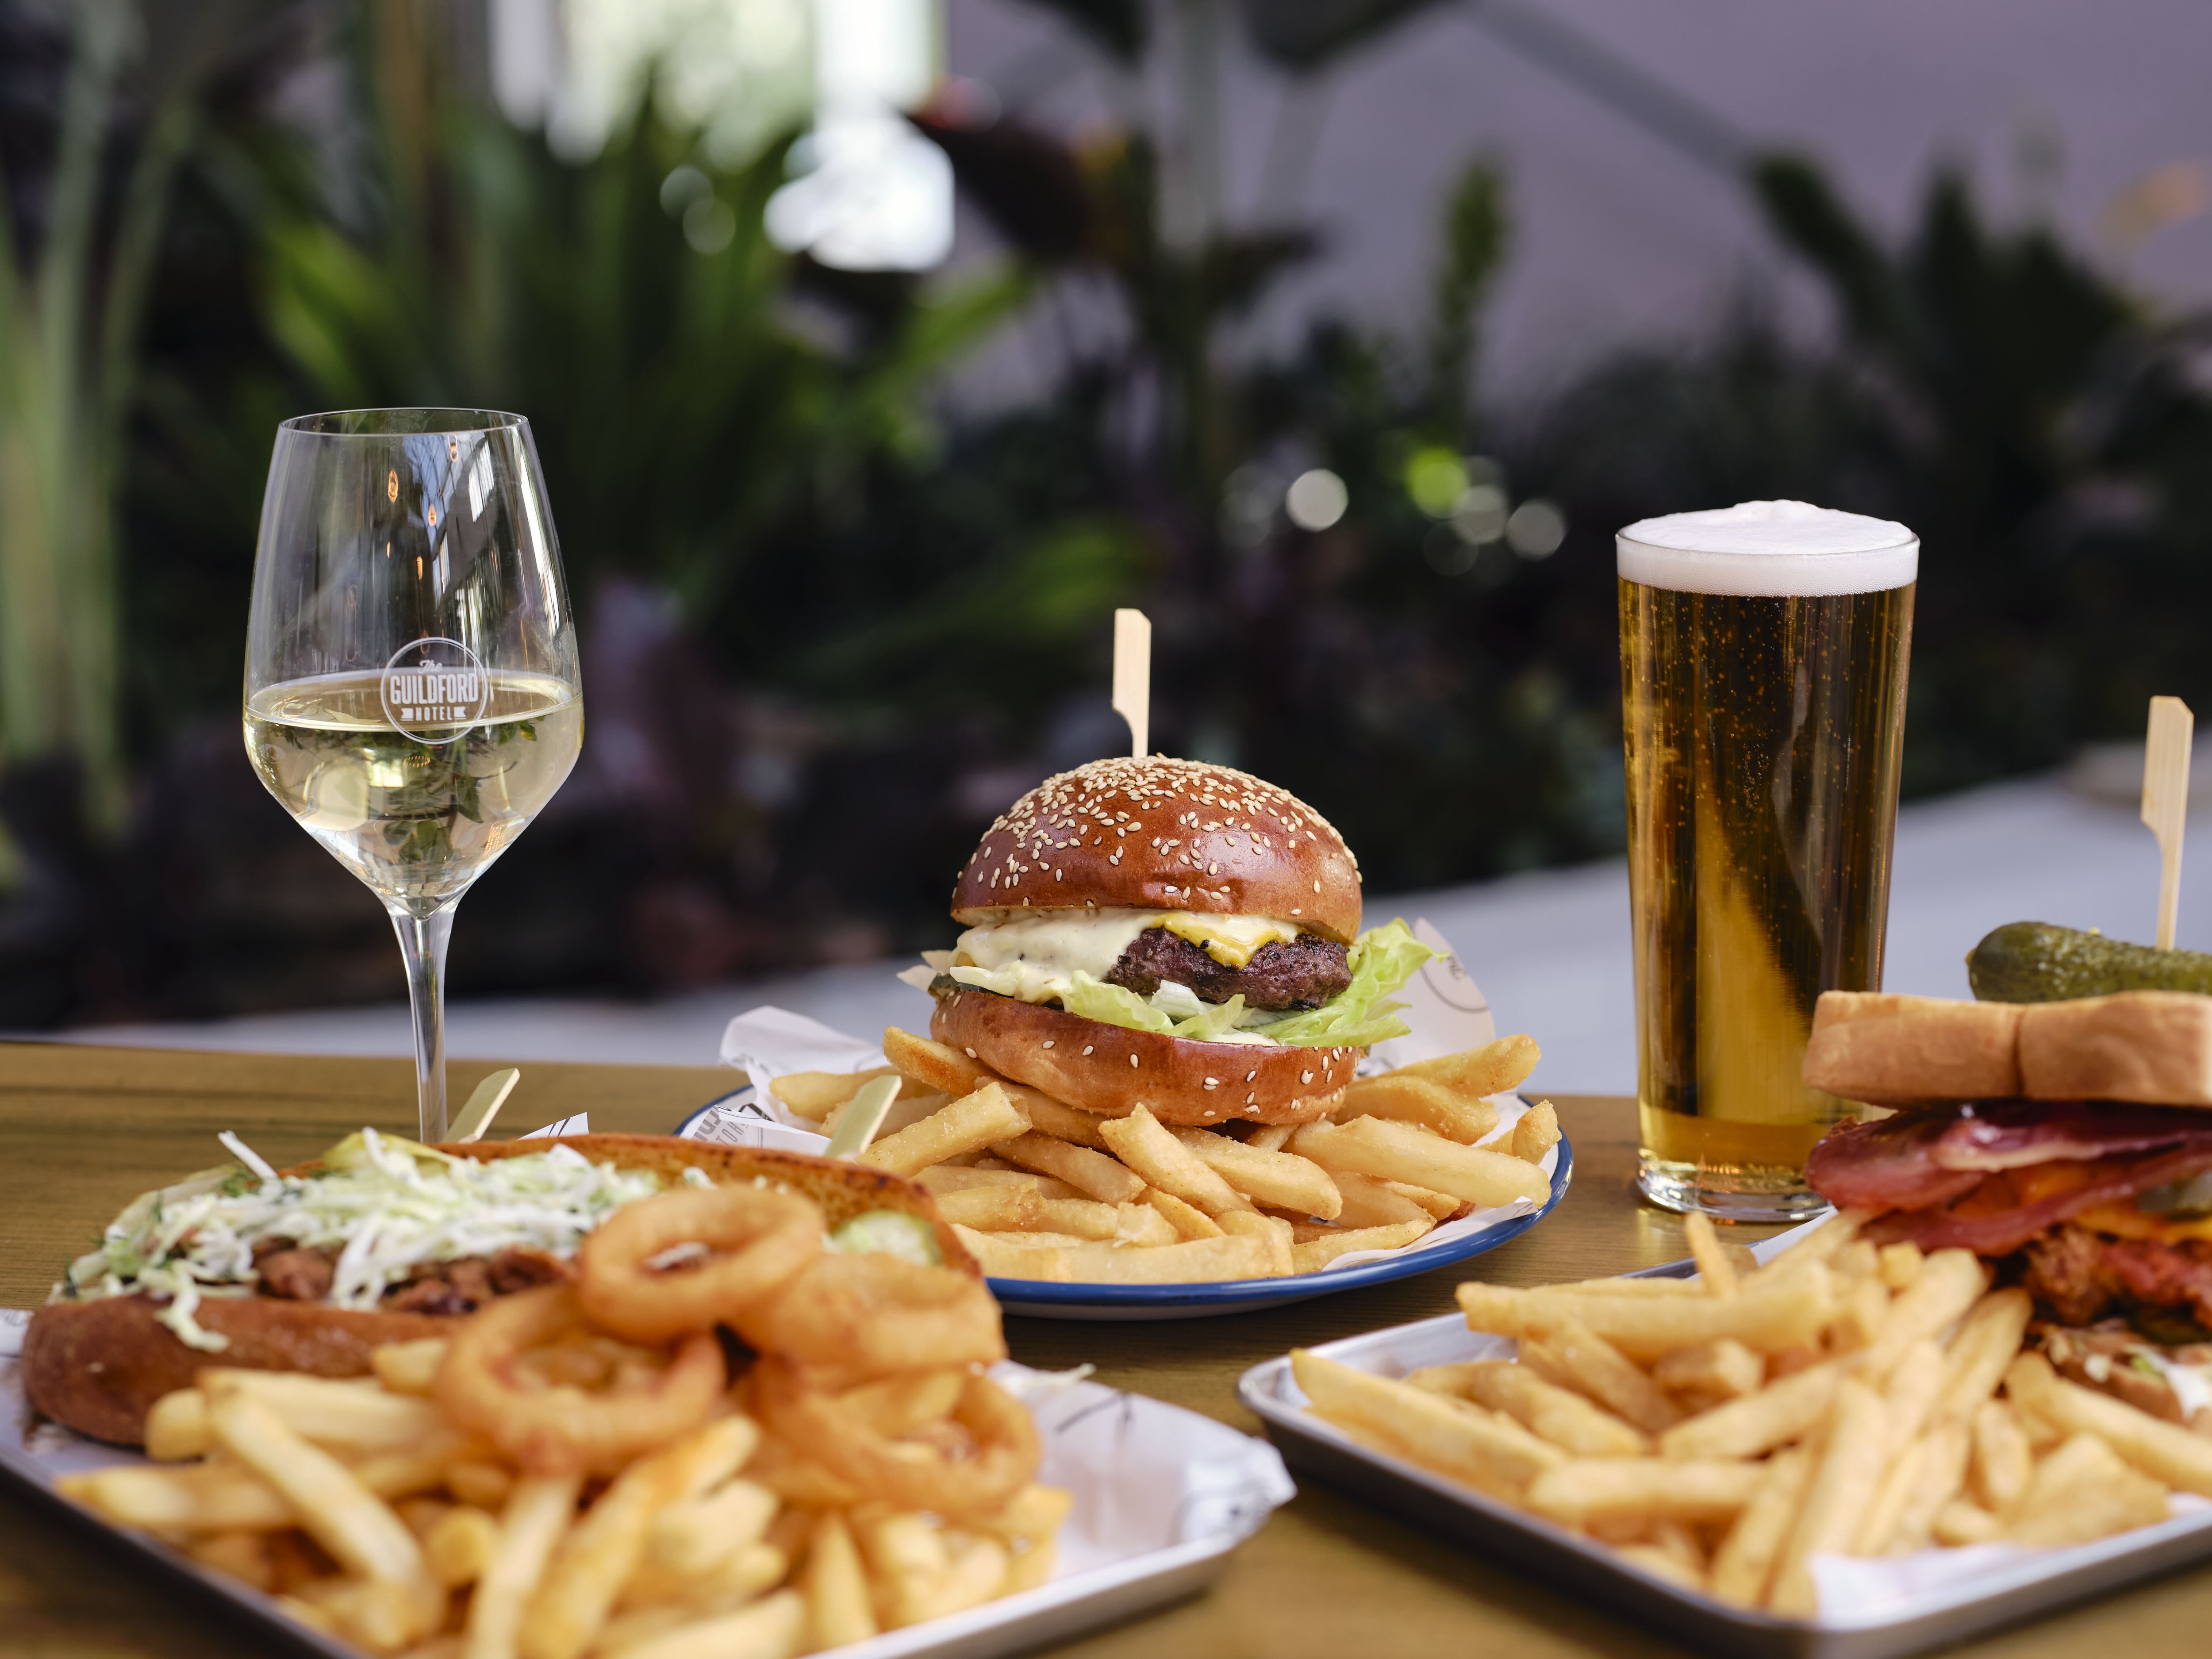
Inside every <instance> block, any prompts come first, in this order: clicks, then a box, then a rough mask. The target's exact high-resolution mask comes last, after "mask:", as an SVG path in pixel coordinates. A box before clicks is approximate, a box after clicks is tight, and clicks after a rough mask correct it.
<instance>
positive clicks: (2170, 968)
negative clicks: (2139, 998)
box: [1966, 921, 2212, 1002]
mask: <svg viewBox="0 0 2212 1659" xmlns="http://www.w3.org/2000/svg"><path fill="white" fill-rule="evenodd" d="M1966 980H1967V982H1968V983H1969V984H1971V985H1972V987H1974V995H1975V997H1976V998H1977V999H1978V1000H1980V1001H1983V1002H2065V1001H2069V1000H2071V999H2073V998H2075V997H2102V996H2110V995H2111V994H2112V993H2113V992H2115V991H2197V992H2200V993H2203V994H2212V956H2207V955H2205V954H2203V952H2202V951H2160V950H2159V949H2157V948H2156V947H2154V946H2153V945H2130V944H2128V943H2126V942H2125V941H2124V940H2122V939H2106V937H2105V936H2104V935H2103V934H2102V933H2083V932H2082V931H2081V929H2080V928H2078V927H2054V926H2053V925H2052V924H2051V923H2050V922H2047V921H2011V922H2007V923H2006V924H2005V925H2004V926H2003V927H2000V928H1998V929H1996V931H1995V932H1994V933H1990V936H1989V937H1988V938H1987V939H1984V940H1983V941H1982V942H1981V943H1980V944H1979V945H1976V946H1975V947H1974V948H1973V949H1972V951H1968V952H1967V953H1966Z"/></svg>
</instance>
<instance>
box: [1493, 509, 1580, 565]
mask: <svg viewBox="0 0 2212 1659" xmlns="http://www.w3.org/2000/svg"><path fill="white" fill-rule="evenodd" d="M1566 538H1567V515H1566V514H1565V513H1562V512H1560V511H1559V508H1558V507H1554V506H1553V504H1552V503H1551V502H1549V501H1545V500H1543V499H1541V497H1538V498H1534V499H1531V500H1529V501H1523V502H1522V503H1521V505H1520V506H1518V507H1515V508H1514V509H1513V516H1512V517H1511V518H1510V519H1508V520H1506V521H1505V544H1506V545H1507V546H1508V547H1510V548H1511V549H1512V550H1514V551H1515V552H1516V553H1518V554H1519V555H1520V556H1522V558H1524V559H1548V558H1550V557H1551V556H1552V555H1553V554H1554V553H1556V552H1558V551H1559V544H1560V543H1561V542H1563V541H1565V540H1566Z"/></svg>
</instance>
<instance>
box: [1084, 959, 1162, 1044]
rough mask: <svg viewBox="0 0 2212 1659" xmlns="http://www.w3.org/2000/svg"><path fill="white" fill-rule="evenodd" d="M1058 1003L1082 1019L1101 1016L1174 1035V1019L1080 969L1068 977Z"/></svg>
mask: <svg viewBox="0 0 2212 1659" xmlns="http://www.w3.org/2000/svg"><path fill="white" fill-rule="evenodd" d="M1060 1003H1061V1005H1062V1006H1064V1007H1066V1010H1067V1012H1069V1013H1071V1014H1079V1015H1081V1016H1082V1017H1083V1018H1085V1019H1096V1020H1103V1021H1104V1022H1105V1023H1106V1024H1109V1025H1119V1026H1121V1027H1122V1028H1123V1029H1124V1030H1131V1031H1158V1033H1159V1034H1160V1035H1161V1036H1174V1035H1175V1022H1174V1021H1173V1020H1171V1019H1170V1018H1168V1017H1167V1016H1166V1015H1165V1014H1164V1013H1162V1012H1160V1011H1159V1010H1158V1009H1157V1008H1155V1007H1153V1006H1152V1004H1151V1003H1149V1002H1147V1001H1146V1000H1144V998H1142V997H1140V996H1139V995H1138V994H1136V993H1135V992H1134V991H1131V990H1127V989H1125V988H1124V987H1121V986H1119V985H1109V984H1107V983H1106V982H1105V981H1103V980H1096V979H1093V978H1091V975H1088V974H1086V973H1084V972H1083V971H1081V970H1080V969H1078V970H1077V971H1076V973H1075V975H1073V978H1072V980H1071V981H1070V982H1069V984H1068V987H1067V994H1066V996H1064V997H1062V998H1061V999H1060Z"/></svg>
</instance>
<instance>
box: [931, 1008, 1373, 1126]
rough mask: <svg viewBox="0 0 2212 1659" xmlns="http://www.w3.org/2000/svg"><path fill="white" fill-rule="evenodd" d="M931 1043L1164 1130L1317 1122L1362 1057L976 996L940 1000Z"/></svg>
mask: <svg viewBox="0 0 2212 1659" xmlns="http://www.w3.org/2000/svg"><path fill="white" fill-rule="evenodd" d="M929 1033H930V1035H931V1036H933V1037H935V1038H936V1039H937V1040H938V1041H939V1042H942V1043H945V1044H947V1045H949V1046H950V1047H951V1048H958V1049H960V1050H962V1051H963V1053H965V1054H967V1055H968V1056H969V1059H971V1060H981V1062H982V1063H983V1064H984V1065H986V1066H989V1067H990V1068H991V1069H992V1070H993V1071H994V1072H997V1073H999V1074H1000V1076H1002V1077H1010V1078H1012V1079H1014V1081H1016V1082H1017V1083H1026V1084H1028V1085H1030V1087H1031V1088H1032V1089H1037V1090H1041V1091H1042V1092H1044V1093H1046V1094H1048V1095H1050V1096H1051V1097H1053V1098H1054V1099H1055V1100H1060V1101H1065V1102H1066V1103H1067V1104H1069V1105H1071V1106H1080V1107H1081V1108H1083V1109H1084V1110H1085V1111H1089V1112H1097V1113H1099V1114H1100V1115H1103V1116H1107V1117H1120V1116H1122V1115H1125V1114H1127V1112H1129V1111H1130V1110H1131V1109H1133V1108H1134V1107H1137V1106H1139V1105H1141V1106H1145V1107H1147V1108H1149V1109H1151V1111H1152V1115H1153V1116H1154V1117H1156V1118H1158V1119H1159V1121H1161V1122H1163V1123H1172V1124H1182V1125H1188V1126H1190V1127H1198V1126H1201V1125H1205V1124H1209V1123H1223V1122H1226V1121H1229V1120H1230V1119H1232V1118H1249V1119H1251V1120H1253V1121H1256V1122H1260V1123H1304V1122H1307V1121H1310V1120H1312V1119H1314V1118H1317V1117H1320V1116H1322V1115H1323V1114H1324V1113H1326V1112H1328V1111H1329V1110H1330V1109H1333V1108H1334V1107H1335V1106H1336V1105H1337V1103H1339V1101H1340V1097H1342V1095H1343V1093H1344V1086H1345V1085H1346V1084H1347V1083H1349V1082H1351V1081H1352V1067H1353V1066H1357V1065H1358V1063H1359V1055H1360V1052H1361V1051H1360V1050H1358V1049H1357V1048H1262V1047H1260V1046H1259V1045H1257V1044H1255V1043H1244V1042H1192V1041H1190V1040H1189V1039H1188V1038H1187V1037H1173V1036H1162V1035H1160V1034H1159V1033H1158V1032H1157V1031H1132V1030H1127V1029H1126V1028H1125V1027H1122V1026H1120V1025H1108V1024H1104V1023H1103V1021H1100V1020H1095V1019H1085V1018H1083V1017H1082V1016H1081V1015H1079V1014H1071V1013H1069V1012H1067V1011H1066V1009H1065V1008H1060V1007H1056V1006H1053V1005H1052V1004H1050V1003H1041V1002H1020V1001H1017V1000H1015V999H1014V998H1012V997H1002V996H999V995H997V994H994V993H993V992H989V991H979V990H976V989H975V988H973V987H963V988H962V989H960V990H956V991H947V992H945V994H943V995H941V996H939V998H938V999H937V1006H936V1009H935V1010H934V1012H932V1013H931V1015H930V1018H929ZM1132 1062H1134V1063H1133V1064H1132Z"/></svg>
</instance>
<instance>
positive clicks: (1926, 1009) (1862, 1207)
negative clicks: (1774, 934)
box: [1805, 698, 2212, 1429]
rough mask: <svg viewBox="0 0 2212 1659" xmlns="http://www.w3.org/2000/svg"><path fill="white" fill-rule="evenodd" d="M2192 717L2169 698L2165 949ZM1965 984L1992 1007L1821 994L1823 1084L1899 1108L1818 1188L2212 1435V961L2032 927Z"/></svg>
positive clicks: (1824, 1172) (1999, 943) (2050, 1351)
mask: <svg viewBox="0 0 2212 1659" xmlns="http://www.w3.org/2000/svg"><path fill="white" fill-rule="evenodd" d="M2162 705H2170V707H2162ZM2188 721H2189V715H2188V711H2187V709H2186V708H2183V707H2182V706H2181V705H2180V704H2179V702H2176V701H2175V700H2174V699H2172V698H2157V699H2154V702H2153V708H2152V718H2151V742H2150V744H2149V747H2148V766H2147V769H2146V776H2145V782H2144V791H2143V817H2144V821H2145V823H2148V824H2149V825H2150V826H2151V828H2152V829H2153V830H2154V832H2155V833H2157V835H2158V836H2159V840H2160V851H2161V854H2162V860H2161V861H2162V863H2163V865H2164V878H2163V880H2162V882H2161V884H2160V886H2161V890H2160V925H2159V930H2158V933H2159V938H2160V943H2161V945H2170V944H2171V942H2172V938H2173V913H2174V908H2175V903H2176V899H2177V896H2178V890H2179V854H2180V828H2181V825H2180V816H2181V804H2182V803H2183V802H2184V801H2185V799H2186V796H2187V793H2188V763H2189V744H2188ZM2177 732H2178V736H2177V735H2176V734H2177ZM1967 968H1968V974H1969V977H1970V979H1971V981H1972V985H1973V988H1974V992H1975V996H1976V999H1977V1000H1974V1001H1970V1002H1969V1001H1949V1000H1942V999H1939V998H1934V997H1912V996H1890V995H1884V994H1878V993H1864V994H1846V993H1841V992H1829V993H1828V994H1826V995H1824V996H1823V997H1822V998H1821V999H1820V1005H1819V1007H1818V1008H1817V1010H1816V1011H1815V1013H1814V1027H1813V1036H1812V1040H1811V1042H1810V1043H1809V1045H1808V1048H1807V1051H1806V1058H1805V1080H1806V1082H1807V1083H1808V1084H1809V1085H1812V1086H1813V1087H1814V1088H1818V1089H1824V1090H1826V1091H1828V1092H1829V1093H1831V1094H1834V1095H1837V1096H1839V1097H1843V1098H1844V1099H1847V1100H1856V1101H1863V1102H1865V1103H1869V1104H1873V1105H1877V1106H1884V1107H1890V1108H1894V1109H1896V1110H1895V1114H1894V1115H1889V1116H1885V1117H1883V1118H1881V1119H1880V1120H1879V1121H1868V1122H1861V1123H1851V1124H1846V1125H1844V1126H1843V1127H1839V1128H1838V1129H1836V1130H1834V1131H1833V1132H1832V1133H1830V1134H1828V1135H1827V1136H1826V1138H1825V1139H1822V1140H1821V1141H1820V1144H1819V1145H1818V1146H1815V1147H1814V1149H1813V1152H1812V1156H1811V1158H1810V1159H1809V1160H1808V1163H1807V1165H1806V1170H1805V1176H1806V1180H1807V1182H1808V1183H1809V1184H1810V1185H1811V1186H1812V1187H1813V1188H1814V1190H1815V1191H1816V1192H1818V1193H1820V1194H1821V1195H1822V1196H1823V1197H1825V1198H1826V1199H1827V1200H1829V1201H1830V1202H1832V1203H1833V1204H1834V1205H1836V1206H1837V1207H1838V1208H1839V1209H1846V1210H1852V1211H1856V1212H1860V1213H1862V1214H1863V1215H1865V1216H1867V1217H1869V1221H1868V1224H1867V1236H1869V1237H1872V1238H1873V1239H1874V1240H1875V1242H1877V1243H1893V1242H1909V1243H1914V1244H1917V1245H1919V1246H1920V1247H1921V1248H1922V1249H1926V1250H1936V1249H1947V1248H1963V1249H1970V1250H1972V1251H1974V1252H1975V1253H1976V1254H1977V1255H1980V1256H1982V1257H1984V1259H1985V1260H1987V1261H1990V1263H1991V1264H1992V1265H1993V1266H1994V1267H1996V1272H1997V1273H1998V1276H1999V1278H2000V1279H2002V1280H2009V1281H2011V1282H2015V1283H2018V1284H2020V1285H2023V1286H2024V1287H2025V1288H2026V1289H2027V1291H2030V1292H2031V1293H2032V1294H2033V1297H2035V1301H2036V1306H2037V1311H2038V1314H2039V1324H2038V1325H2037V1326H2036V1328H2035V1337H2036V1340H2039V1342H2040V1343H2041V1345H2042V1346H2043V1348H2044V1350H2045V1352H2046V1354H2047V1355H2048V1356H2049V1358H2051V1362H2052V1364H2055V1365H2056V1366H2057V1367H2058V1369H2059V1370H2062V1371H2063V1372H2065V1373H2067V1374H2068V1375H2069V1376H2072V1377H2073V1378H2074V1379H2075V1381H2077V1382H2081V1383H2087V1384H2089V1385H2091V1386H2093V1387H2097V1388H2101V1389H2106V1391H2108V1392H2110V1393H2112V1394H2116V1395H2119V1396H2120V1397H2121V1398H2123V1399H2125V1400H2127V1401H2130V1403H2132V1404H2134V1405H2136V1406H2138V1407H2142V1409H2144V1410H2146V1411H2149V1412H2152V1413H2154V1414H2156V1415H2159V1416H2162V1417H2166V1418H2168V1419H2172V1420H2175V1421H2179V1422H2183V1423H2189V1422H2191V1420H2192V1419H2195V1420H2196V1423H2197V1426H2200V1427H2203V1428H2207V1429H2212V1416H2206V1415H2203V1413H2205V1411H2206V1409H2207V1407H2212V995H2208V994H2205V992H2206V991H2207V990H2208V989H2212V957H2205V956H2203V955H2200V954H2197V953H2195V952H2191V951H2175V950H2171V949H2158V950H2153V949H2149V948H2147V947H2143V946H2140V945H2127V944H2123V943H2120V942H2118V941H2116V940H2111V939H2105V938H2103V937H2102V936H2101V935H2097V934H2092V933H2079V932H2075V931H2074V930H2071V929H2066V928H2059V927H2051V926H2049V925H2047V924H2045V923H2041V922H2017V923H2013V924H2010V925H2009V926H2007V927H2001V928H1998V929H1997V930H1996V931H1995V932H1994V933H1991V934H1990V935H1989V937H1988V938H1986V939H1984V940H1983V941H1982V942H1981V943H1980V944H1979V945H1977V946H1976V947H1975V949H1974V951H1973V952H1972V954H1971V955H1970V956H1969V957H1967Z"/></svg>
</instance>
